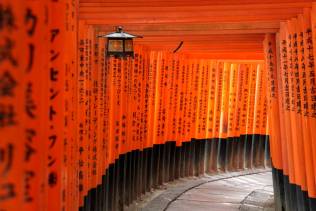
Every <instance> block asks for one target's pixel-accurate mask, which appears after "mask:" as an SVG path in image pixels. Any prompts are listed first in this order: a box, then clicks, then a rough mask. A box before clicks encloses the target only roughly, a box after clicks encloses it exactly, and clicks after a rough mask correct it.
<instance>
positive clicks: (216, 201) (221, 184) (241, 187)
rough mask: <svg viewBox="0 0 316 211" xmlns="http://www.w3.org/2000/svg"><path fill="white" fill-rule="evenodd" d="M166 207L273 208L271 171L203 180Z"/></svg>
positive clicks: (200, 210)
mask: <svg viewBox="0 0 316 211" xmlns="http://www.w3.org/2000/svg"><path fill="white" fill-rule="evenodd" d="M166 210H167V211H192V210H194V211H206V210H212V211H229V210H245V211H246V210H251V211H252V210H253V211H257V210H258V211H259V210H264V211H265V210H267V211H268V210H269V211H272V210H274V208H273V186H272V174H271V173H270V172H267V173H259V174H253V175H246V176H240V177H233V178H229V179H223V180H218V181H213V182H208V183H205V184H202V185H200V186H197V187H195V188H193V189H191V190H188V191H186V192H184V193H183V194H182V195H181V196H180V197H178V198H177V199H176V200H175V201H173V202H172V203H170V204H169V206H168V208H167V209H166Z"/></svg>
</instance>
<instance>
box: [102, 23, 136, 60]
mask: <svg viewBox="0 0 316 211" xmlns="http://www.w3.org/2000/svg"><path fill="white" fill-rule="evenodd" d="M101 37H105V38H107V52H106V55H107V56H108V57H109V56H115V57H123V58H125V57H128V56H131V57H134V46H133V39H134V38H142V36H138V35H132V34H129V33H126V32H124V31H123V27H121V26H118V27H117V28H116V32H112V33H110V34H107V35H105V36H101Z"/></svg>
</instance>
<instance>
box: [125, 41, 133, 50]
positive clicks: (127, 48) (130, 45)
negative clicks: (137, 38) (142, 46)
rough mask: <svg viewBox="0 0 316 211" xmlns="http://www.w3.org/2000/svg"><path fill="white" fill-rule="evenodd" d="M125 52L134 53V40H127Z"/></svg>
mask: <svg viewBox="0 0 316 211" xmlns="http://www.w3.org/2000/svg"><path fill="white" fill-rule="evenodd" d="M125 52H133V40H125Z"/></svg>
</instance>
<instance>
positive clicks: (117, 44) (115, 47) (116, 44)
mask: <svg viewBox="0 0 316 211" xmlns="http://www.w3.org/2000/svg"><path fill="white" fill-rule="evenodd" d="M108 46H109V47H108V50H109V52H123V40H109V43H108Z"/></svg>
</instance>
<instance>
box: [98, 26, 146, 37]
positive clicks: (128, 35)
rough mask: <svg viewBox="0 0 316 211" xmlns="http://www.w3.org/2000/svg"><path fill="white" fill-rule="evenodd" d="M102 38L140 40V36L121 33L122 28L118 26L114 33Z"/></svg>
mask: <svg viewBox="0 0 316 211" xmlns="http://www.w3.org/2000/svg"><path fill="white" fill-rule="evenodd" d="M102 37H106V38H122V39H129V38H141V37H142V36H139V35H133V34H129V33H126V32H124V31H123V27H121V26H118V27H117V28H116V32H112V33H110V34H107V35H104V36H102Z"/></svg>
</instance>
